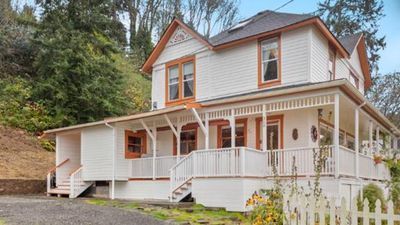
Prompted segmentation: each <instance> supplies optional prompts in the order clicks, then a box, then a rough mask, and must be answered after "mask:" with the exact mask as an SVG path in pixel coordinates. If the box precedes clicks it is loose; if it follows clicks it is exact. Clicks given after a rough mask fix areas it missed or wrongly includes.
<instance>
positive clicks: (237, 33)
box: [142, 10, 349, 74]
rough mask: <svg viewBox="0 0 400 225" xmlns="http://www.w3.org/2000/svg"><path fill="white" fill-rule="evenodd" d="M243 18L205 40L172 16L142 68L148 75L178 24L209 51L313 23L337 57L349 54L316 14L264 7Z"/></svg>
mask: <svg viewBox="0 0 400 225" xmlns="http://www.w3.org/2000/svg"><path fill="white" fill-rule="evenodd" d="M245 21H250V22H246V23H244V25H243V26H239V27H238V28H236V27H235V26H234V28H235V29H232V28H231V29H228V30H225V31H222V32H221V33H219V34H217V35H215V36H213V37H212V38H210V39H206V38H205V37H203V36H202V35H201V34H199V33H197V32H196V31H195V30H193V29H192V28H190V27H189V26H188V25H186V24H185V23H183V22H182V21H180V20H178V19H174V20H173V21H172V22H171V24H170V25H169V26H168V27H167V29H166V30H165V32H164V34H163V35H162V36H161V38H160V40H159V42H158V43H157V45H156V46H155V47H154V49H153V51H152V52H151V54H150V56H149V57H148V58H147V60H146V62H145V63H144V64H143V66H142V71H143V72H145V73H148V74H149V73H151V71H152V66H153V64H154V62H155V61H156V60H157V58H158V57H159V56H160V54H161V52H162V51H163V50H164V48H165V47H166V46H167V44H168V40H169V39H170V38H171V36H172V35H173V34H174V31H175V29H176V28H177V27H178V26H182V28H183V29H184V31H185V32H187V33H188V34H190V35H191V36H192V37H193V38H196V39H197V40H199V41H200V42H202V43H203V44H205V45H206V46H207V47H208V48H209V49H210V50H214V51H218V50H220V49H225V48H230V47H234V46H237V45H239V44H242V43H246V42H249V41H253V40H257V39H259V38H263V37H267V36H270V35H274V34H277V33H281V32H286V31H289V30H294V29H297V28H300V27H304V26H308V25H315V26H316V27H317V28H318V29H319V30H320V31H321V32H322V34H323V35H324V36H325V37H326V38H327V39H328V41H329V42H330V43H332V45H333V46H335V47H336V48H337V49H338V52H339V53H340V55H341V56H343V57H347V58H348V57H349V52H348V51H347V50H346V49H345V47H344V46H343V45H342V43H341V42H339V40H338V39H337V38H336V37H335V36H334V35H333V34H332V33H331V32H330V31H329V29H328V28H327V27H326V25H325V24H324V22H323V21H322V20H321V19H320V18H319V17H317V16H312V15H309V14H291V13H280V12H274V11H268V10H267V11H263V12H260V13H258V14H256V15H255V16H253V17H251V18H249V19H247V20H245ZM242 23H243V21H242Z"/></svg>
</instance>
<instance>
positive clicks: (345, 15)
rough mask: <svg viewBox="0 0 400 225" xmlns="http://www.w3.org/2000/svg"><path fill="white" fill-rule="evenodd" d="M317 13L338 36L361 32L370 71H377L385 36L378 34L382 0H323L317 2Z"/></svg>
mask: <svg viewBox="0 0 400 225" xmlns="http://www.w3.org/2000/svg"><path fill="white" fill-rule="evenodd" d="M317 14H319V15H320V16H322V18H323V19H324V20H325V24H326V25H327V26H328V28H329V29H330V30H331V31H332V32H333V33H334V34H335V35H336V36H338V37H342V36H345V35H349V34H356V33H359V32H362V33H363V34H364V36H365V40H366V46H367V52H368V57H369V62H370V68H371V71H375V72H377V71H378V69H379V68H378V61H379V59H380V56H379V51H380V50H381V49H384V48H385V46H386V42H385V36H383V37H382V36H379V35H378V29H379V21H380V19H382V17H383V16H384V13H383V1H382V0H359V1H354V0H324V1H323V2H321V3H319V4H318V11H317Z"/></svg>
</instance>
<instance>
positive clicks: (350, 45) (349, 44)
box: [338, 33, 362, 54]
mask: <svg viewBox="0 0 400 225" xmlns="http://www.w3.org/2000/svg"><path fill="white" fill-rule="evenodd" d="M361 36H362V33H357V34H350V35H346V36H343V37H341V38H338V39H339V41H340V43H341V44H342V45H343V47H344V48H345V49H346V50H347V51H348V52H349V53H350V54H351V53H353V51H354V49H355V48H356V47H357V43H358V40H360V37H361Z"/></svg>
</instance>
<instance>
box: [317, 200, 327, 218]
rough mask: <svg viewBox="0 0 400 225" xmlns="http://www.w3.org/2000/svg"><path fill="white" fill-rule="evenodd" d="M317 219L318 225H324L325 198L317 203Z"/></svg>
mask: <svg viewBox="0 0 400 225" xmlns="http://www.w3.org/2000/svg"><path fill="white" fill-rule="evenodd" d="M318 204H319V205H318V209H319V210H318V219H319V224H320V225H325V214H326V212H325V211H326V210H325V207H326V201H325V198H323V197H320V199H319V202H318Z"/></svg>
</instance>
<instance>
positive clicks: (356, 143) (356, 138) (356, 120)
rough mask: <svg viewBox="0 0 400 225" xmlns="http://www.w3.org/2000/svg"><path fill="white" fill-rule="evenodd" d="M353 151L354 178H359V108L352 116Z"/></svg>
mask: <svg viewBox="0 0 400 225" xmlns="http://www.w3.org/2000/svg"><path fill="white" fill-rule="evenodd" d="M354 117H355V118H354V151H355V153H356V156H355V157H356V158H355V166H356V170H355V171H356V178H357V179H358V178H359V175H360V170H359V169H360V166H359V165H360V158H359V152H360V150H359V148H360V140H359V127H360V125H359V108H358V107H357V108H356V110H355V114H354Z"/></svg>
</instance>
